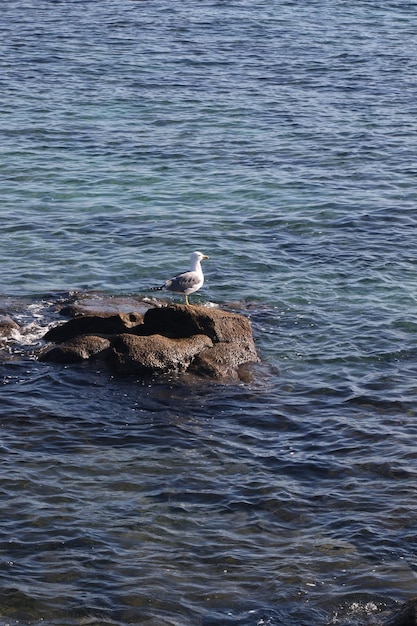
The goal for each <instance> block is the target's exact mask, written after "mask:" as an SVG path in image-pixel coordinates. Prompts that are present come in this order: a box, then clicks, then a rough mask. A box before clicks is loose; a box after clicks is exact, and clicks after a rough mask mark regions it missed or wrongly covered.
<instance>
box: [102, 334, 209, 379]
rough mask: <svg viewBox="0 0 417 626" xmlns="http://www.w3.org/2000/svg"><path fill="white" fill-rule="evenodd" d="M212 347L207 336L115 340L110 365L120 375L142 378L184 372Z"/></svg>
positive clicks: (131, 336)
mask: <svg viewBox="0 0 417 626" xmlns="http://www.w3.org/2000/svg"><path fill="white" fill-rule="evenodd" d="M211 345H212V341H211V339H209V337H206V336H204V335H195V336H193V337H187V338H180V339H172V338H168V337H163V336H162V335H158V334H155V335H151V336H144V337H140V336H137V335H132V334H123V335H119V336H118V337H116V338H115V340H114V341H113V345H112V355H111V358H110V362H111V364H112V365H113V367H114V368H115V369H116V370H117V371H118V372H120V373H128V374H130V373H135V374H142V375H152V374H168V373H174V372H178V373H179V372H185V371H186V370H187V368H188V366H189V365H190V363H191V362H192V360H193V358H194V357H195V355H196V354H198V352H200V351H201V350H203V349H204V348H207V347H208V346H211Z"/></svg>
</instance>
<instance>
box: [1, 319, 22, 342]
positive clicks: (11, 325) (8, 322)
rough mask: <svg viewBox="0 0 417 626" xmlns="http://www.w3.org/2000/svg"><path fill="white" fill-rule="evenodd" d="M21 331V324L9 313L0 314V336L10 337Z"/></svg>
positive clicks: (3, 337)
mask: <svg viewBox="0 0 417 626" xmlns="http://www.w3.org/2000/svg"><path fill="white" fill-rule="evenodd" d="M18 331H20V326H19V324H18V323H17V322H15V321H14V320H13V319H12V318H11V317H9V316H8V315H0V337H1V338H2V339H9V338H10V337H13V335H14V334H15V333H16V332H18Z"/></svg>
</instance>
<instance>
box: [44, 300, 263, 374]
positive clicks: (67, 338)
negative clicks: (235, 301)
mask: <svg viewBox="0 0 417 626" xmlns="http://www.w3.org/2000/svg"><path fill="white" fill-rule="evenodd" d="M44 339H45V341H48V342H54V343H56V344H58V345H55V346H52V347H49V348H47V349H44V350H43V351H42V352H41V353H40V354H39V359H40V360H42V361H53V362H57V363H76V362H80V361H85V360H88V359H92V358H102V359H105V360H106V362H107V363H108V364H109V366H110V367H112V368H113V369H114V370H116V371H117V372H119V373H123V374H131V373H132V374H139V375H143V376H148V375H151V376H154V375H158V374H170V373H184V372H190V373H192V374H194V375H197V376H203V377H206V378H211V379H215V380H226V379H232V380H238V379H239V378H241V379H242V380H245V381H247V378H248V375H247V372H245V374H244V375H241V371H240V368H241V366H242V365H244V364H248V363H254V362H257V361H258V360H259V359H258V356H257V353H256V349H255V344H254V341H253V336H252V329H251V325H250V322H249V320H247V319H246V318H245V317H243V316H242V315H239V314H238V313H232V312H228V311H223V310H221V309H209V308H207V307H201V306H186V305H172V306H166V307H161V308H152V309H149V310H148V311H146V313H145V315H144V316H143V317H142V315H140V314H139V313H136V312H134V313H129V314H127V313H117V314H116V315H112V314H103V313H98V314H97V315H94V314H89V315H86V316H81V317H75V318H74V319H71V320H69V321H68V322H66V323H64V324H60V325H59V326H56V327H55V328H52V329H51V330H49V331H48V332H47V333H46V335H45V337H44Z"/></svg>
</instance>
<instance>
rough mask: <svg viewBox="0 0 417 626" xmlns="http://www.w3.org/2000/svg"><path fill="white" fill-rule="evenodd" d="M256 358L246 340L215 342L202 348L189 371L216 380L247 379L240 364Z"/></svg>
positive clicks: (252, 361)
mask: <svg viewBox="0 0 417 626" xmlns="http://www.w3.org/2000/svg"><path fill="white" fill-rule="evenodd" d="M257 360H258V358H257V355H256V352H255V354H254V353H253V351H252V349H251V347H249V346H248V345H247V342H242V343H239V342H236V343H229V344H225V343H217V344H215V345H214V346H213V347H212V348H209V349H206V350H202V351H201V352H200V353H199V354H198V355H197V356H196V358H195V359H194V361H193V362H192V364H191V366H190V369H189V371H190V372H193V373H195V374H198V375H199V376H204V377H206V378H214V379H217V380H220V379H224V378H230V379H235V380H238V379H241V380H244V379H245V380H248V378H249V376H248V373H247V372H240V366H241V365H244V364H246V363H254V362H256V361H257Z"/></svg>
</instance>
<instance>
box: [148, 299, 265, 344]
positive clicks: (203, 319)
mask: <svg viewBox="0 0 417 626" xmlns="http://www.w3.org/2000/svg"><path fill="white" fill-rule="evenodd" d="M143 322H144V325H145V327H146V331H147V332H148V333H150V334H152V333H160V334H163V335H165V336H166V337H191V336H192V335H207V336H208V337H210V339H211V340H212V341H213V342H215V343H217V342H221V341H225V342H232V341H233V342H235V341H240V340H241V339H244V340H245V341H246V340H247V339H248V338H250V340H251V341H252V342H253V339H252V330H251V326H250V322H249V320H248V319H246V317H243V316H242V315H239V314H238V313H230V312H229V311H223V310H222V309H209V308H207V307H204V306H186V305H181V304H177V305H172V306H166V307H161V308H154V309H149V310H148V311H146V313H145V316H144V318H143Z"/></svg>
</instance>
